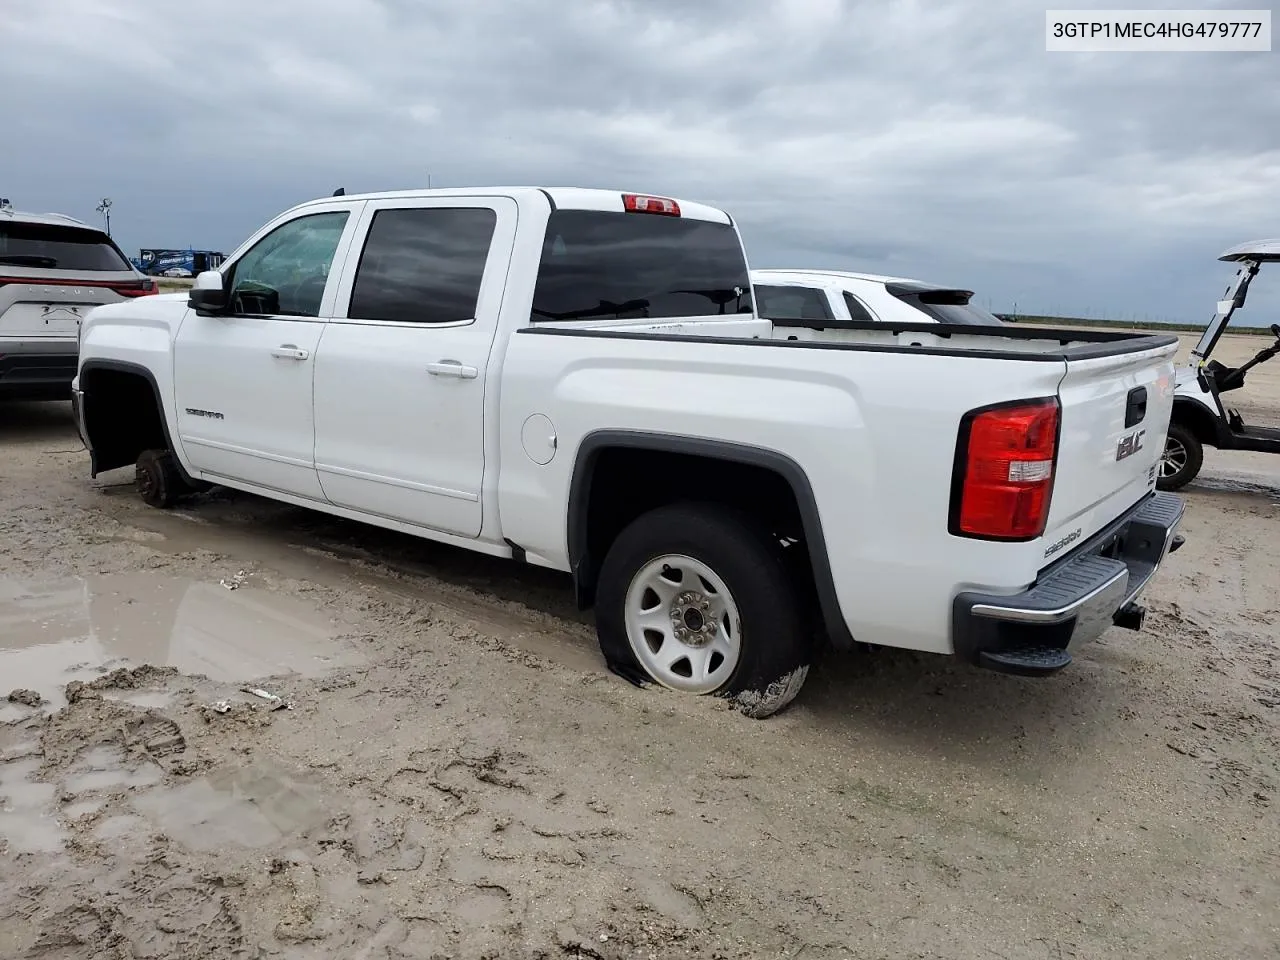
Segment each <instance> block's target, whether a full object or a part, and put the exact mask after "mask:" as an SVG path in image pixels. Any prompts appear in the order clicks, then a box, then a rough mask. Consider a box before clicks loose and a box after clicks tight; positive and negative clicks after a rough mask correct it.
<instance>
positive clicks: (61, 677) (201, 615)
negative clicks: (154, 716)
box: [0, 573, 363, 722]
mask: <svg viewBox="0 0 1280 960" xmlns="http://www.w3.org/2000/svg"><path fill="white" fill-rule="evenodd" d="M237 587H238V588H237V589H233V590H229V589H227V588H226V587H224V586H223V585H222V584H219V583H209V582H203V581H198V580H188V579H181V578H174V577H163V576H157V575H155V574H151V573H148V574H125V575H118V576H105V577H95V578H89V579H74V580H56V581H16V580H0V686H3V687H4V689H3V690H0V696H3V695H4V694H5V693H7V692H8V691H9V690H13V689H18V688H25V689H30V690H34V691H36V692H37V693H39V694H40V695H41V696H42V697H43V698H44V699H45V700H46V701H48V703H49V704H51V705H53V706H54V707H55V708H56V707H59V706H61V705H62V704H63V703H65V700H64V698H63V688H64V687H65V685H66V684H67V683H68V682H70V681H71V680H88V679H92V678H94V677H96V676H98V675H100V674H102V673H104V672H106V671H107V670H111V669H114V668H116V667H120V666H137V665H141V664H144V663H145V664H152V665H155V666H170V667H175V668H176V669H178V670H179V671H181V672H183V673H186V674H203V675H204V676H207V677H209V679H211V680H216V681H227V682H230V681H245V680H252V679H256V678H258V677H267V676H274V675H278V674H288V673H296V674H301V675H303V676H317V675H319V674H322V673H324V672H326V671H328V670H330V669H332V668H334V667H339V666H354V665H358V664H360V663H362V662H363V658H362V657H361V656H360V655H359V654H358V653H357V652H356V651H355V650H354V649H352V648H351V647H350V646H348V645H347V644H345V643H344V642H343V641H342V640H340V639H339V637H338V630H337V629H336V628H335V626H334V624H332V623H331V622H330V621H329V619H328V618H326V617H324V616H322V615H320V614H318V613H317V612H316V611H315V610H314V608H313V607H311V606H309V605H308V604H306V603H303V602H301V601H297V600H293V599H291V598H288V597H283V596H279V595H276V594H273V593H269V592H268V591H266V590H262V589H255V588H254V587H252V586H251V585H239V584H237ZM130 697H131V698H132V700H131V702H135V705H137V706H142V707H158V706H162V705H163V703H161V702H159V700H158V699H157V698H162V697H163V695H162V694H155V693H149V692H139V693H131V694H128V695H126V696H124V697H122V699H129V698H130ZM0 709H3V710H4V713H3V714H0V722H4V721H7V720H13V719H17V718H18V716H19V714H21V715H25V712H22V711H20V710H19V708H17V707H16V706H15V705H12V704H4V706H3V708H0ZM11 713H12V714H14V716H9V714H11Z"/></svg>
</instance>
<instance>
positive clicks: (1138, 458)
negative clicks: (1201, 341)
mask: <svg viewBox="0 0 1280 960" xmlns="http://www.w3.org/2000/svg"><path fill="white" fill-rule="evenodd" d="M1177 349H1178V347H1177V344H1170V345H1169V346H1166V347H1157V348H1155V349H1152V350H1144V351H1142V352H1140V353H1127V354H1121V355H1118V356H1106V357H1091V358H1089V359H1081V360H1076V359H1072V360H1069V361H1068V362H1067V369H1066V375H1065V376H1064V377H1063V379H1062V382H1061V384H1060V385H1059V387H1058V400H1059V402H1060V403H1061V404H1062V426H1061V431H1060V433H1059V437H1058V462H1057V466H1056V468H1055V477H1054V483H1053V497H1052V500H1051V501H1050V506H1049V521H1048V527H1047V528H1046V530H1045V540H1046V541H1047V542H1048V543H1049V544H1050V550H1048V551H1046V553H1045V556H1046V558H1051V557H1052V556H1053V555H1054V554H1056V553H1058V552H1060V551H1061V550H1064V549H1069V548H1070V546H1071V545H1072V544H1075V543H1078V542H1079V541H1081V540H1083V539H1086V538H1088V537H1089V536H1091V535H1092V534H1094V533H1097V532H1098V531H1099V530H1101V529H1102V528H1103V527H1105V526H1107V524H1109V523H1110V522H1111V521H1112V520H1114V519H1116V517H1118V516H1119V515H1120V514H1121V513H1123V512H1124V511H1125V510H1126V509H1128V508H1129V507H1132V506H1133V505H1134V504H1136V503H1137V502H1138V501H1139V500H1141V499H1142V498H1143V497H1145V496H1146V495H1147V494H1148V493H1150V492H1151V491H1152V490H1154V489H1155V485H1156V472H1157V471H1156V466H1157V464H1158V463H1159V460H1160V456H1161V454H1162V453H1163V451H1164V439H1165V434H1166V433H1167V432H1168V429H1169V417H1170V415H1171V414H1172V412H1173V385H1174V368H1173V358H1174V354H1175V353H1176V352H1177ZM1059 544H1060V545H1061V546H1059ZM1055 547H1056V548H1057V549H1054V548H1055Z"/></svg>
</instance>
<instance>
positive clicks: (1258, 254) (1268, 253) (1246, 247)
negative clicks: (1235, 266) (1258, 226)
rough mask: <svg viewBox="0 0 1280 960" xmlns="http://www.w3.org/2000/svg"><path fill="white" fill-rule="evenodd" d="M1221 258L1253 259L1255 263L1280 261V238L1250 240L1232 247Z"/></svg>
mask: <svg viewBox="0 0 1280 960" xmlns="http://www.w3.org/2000/svg"><path fill="white" fill-rule="evenodd" d="M1218 259H1219V260H1232V261H1240V260H1253V261H1254V262H1255V263H1275V262H1276V261H1280V240H1250V241H1249V242H1248V243H1242V244H1239V245H1238V246H1234V247H1232V248H1231V249H1230V250H1228V251H1227V252H1226V253H1224V254H1223V255H1222V256H1220V257H1219V258H1218Z"/></svg>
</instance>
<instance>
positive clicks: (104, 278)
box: [0, 201, 158, 400]
mask: <svg viewBox="0 0 1280 960" xmlns="http://www.w3.org/2000/svg"><path fill="white" fill-rule="evenodd" d="M157 292H158V287H157V286H156V282H155V281H154V280H152V279H150V278H149V277H147V276H145V275H143V274H142V273H141V272H139V271H138V270H137V269H135V268H134V266H133V264H131V263H130V262H129V259H128V258H127V257H126V256H125V255H124V254H123V253H121V252H120V248H119V247H117V246H116V245H115V243H114V242H113V241H112V239H111V238H110V237H108V236H107V235H106V234H105V233H103V232H102V231H101V230H98V229H96V228H94V227H91V226H89V225H88V224H85V223H82V222H80V221H79V220H73V219H72V218H71V217H65V216H62V215H61V214H56V213H21V212H18V211H16V210H14V209H13V208H12V207H11V206H9V205H8V204H7V203H4V202H3V201H0V400H11V399H23V400H65V399H68V398H69V397H70V396H71V381H72V380H73V379H74V378H75V375H76V358H77V356H78V354H79V348H78V343H77V340H78V336H79V329H80V321H81V320H82V319H83V318H84V315H85V314H86V313H88V312H89V310H91V309H92V308H93V307H96V306H98V305H100V304H103V303H119V302H120V301H121V300H127V299H130V298H133V297H144V296H147V295H149V294H153V293H157Z"/></svg>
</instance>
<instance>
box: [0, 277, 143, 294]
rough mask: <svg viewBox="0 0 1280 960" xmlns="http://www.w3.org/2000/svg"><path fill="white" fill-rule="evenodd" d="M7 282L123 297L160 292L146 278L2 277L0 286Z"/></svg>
mask: <svg viewBox="0 0 1280 960" xmlns="http://www.w3.org/2000/svg"><path fill="white" fill-rule="evenodd" d="M6 283H24V284H30V285H35V286H41V287H92V288H94V289H103V288H105V289H107V290H114V291H115V292H116V293H118V294H120V296H122V297H149V296H151V295H152V294H156V293H159V292H160V285H159V284H158V283H156V281H154V280H151V279H145V280H62V279H57V278H49V277H0V287H3V286H4V285H5V284H6Z"/></svg>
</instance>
